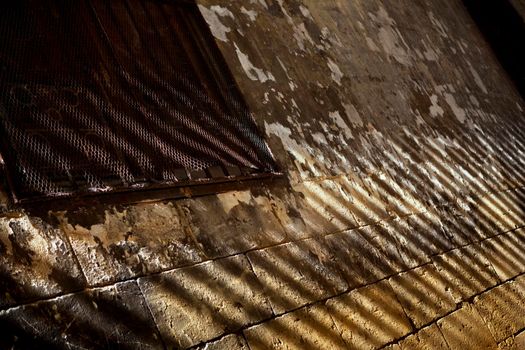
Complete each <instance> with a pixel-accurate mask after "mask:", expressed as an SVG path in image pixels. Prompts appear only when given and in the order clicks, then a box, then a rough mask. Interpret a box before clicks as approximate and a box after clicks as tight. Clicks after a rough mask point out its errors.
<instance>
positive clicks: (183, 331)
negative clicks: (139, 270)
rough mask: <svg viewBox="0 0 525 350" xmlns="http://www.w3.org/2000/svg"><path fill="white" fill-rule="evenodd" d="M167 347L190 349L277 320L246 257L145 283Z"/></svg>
mask: <svg viewBox="0 0 525 350" xmlns="http://www.w3.org/2000/svg"><path fill="white" fill-rule="evenodd" d="M139 285H140V287H141V289H142V291H143V293H144V296H145V299H146V301H147V303H148V305H149V308H150V309H151V312H152V314H153V317H154V319H155V321H156V323H157V326H158V328H159V330H160V333H161V335H162V338H163V339H164V341H165V343H166V345H167V346H168V347H169V348H171V347H175V348H187V347H191V346H195V345H198V344H200V343H204V342H207V341H209V340H211V339H215V338H217V337H219V336H221V335H223V334H226V333H231V332H235V331H238V330H239V329H241V328H243V327H245V326H248V325H250V324H253V323H256V322H259V321H261V320H263V319H266V318H268V317H270V316H271V309H270V305H269V304H268V302H267V300H266V297H265V296H264V295H263V293H262V288H261V286H260V285H259V283H258V281H257V279H256V278H255V276H254V274H253V272H252V271H251V269H250V265H249V262H248V260H247V259H246V258H245V257H244V256H243V255H237V256H233V257H229V258H225V259H220V260H215V261H209V262H205V263H202V264H198V265H195V266H191V267H186V268H181V269H176V270H173V271H169V272H165V273H161V274H159V275H155V276H150V277H144V278H140V279H139Z"/></svg>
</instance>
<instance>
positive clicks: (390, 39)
mask: <svg viewBox="0 0 525 350" xmlns="http://www.w3.org/2000/svg"><path fill="white" fill-rule="evenodd" d="M368 15H369V16H370V18H371V19H372V20H373V21H374V22H375V23H376V24H378V25H379V26H380V29H379V33H378V38H379V42H380V43H381V46H382V47H383V50H384V51H385V52H386V53H387V54H388V55H389V56H391V57H393V58H394V59H395V60H396V61H397V62H399V63H401V64H402V65H405V66H409V65H411V63H412V62H411V60H410V56H409V55H408V52H407V51H408V45H407V44H406V42H405V40H404V39H403V36H402V35H401V33H400V32H399V30H398V29H397V28H396V27H395V21H394V20H393V19H392V18H391V17H390V16H389V14H388V12H387V11H386V10H385V8H384V7H382V6H380V7H379V10H378V11H377V13H376V14H373V13H369V14H368Z"/></svg>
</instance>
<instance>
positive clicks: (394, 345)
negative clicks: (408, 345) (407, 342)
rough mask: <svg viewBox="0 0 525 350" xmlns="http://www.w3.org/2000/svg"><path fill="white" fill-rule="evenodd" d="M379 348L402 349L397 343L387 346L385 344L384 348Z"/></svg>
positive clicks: (382, 349)
mask: <svg viewBox="0 0 525 350" xmlns="http://www.w3.org/2000/svg"><path fill="white" fill-rule="evenodd" d="M381 350H402V349H401V347H400V346H399V345H398V344H390V345H388V346H385V347H384V348H381Z"/></svg>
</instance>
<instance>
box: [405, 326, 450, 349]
mask: <svg viewBox="0 0 525 350" xmlns="http://www.w3.org/2000/svg"><path fill="white" fill-rule="evenodd" d="M399 346H400V350H449V347H448V345H447V342H446V341H445V338H443V335H442V334H441V331H440V330H439V327H438V326H437V325H436V324H432V325H430V326H428V327H426V328H423V329H421V330H419V331H418V332H417V333H415V334H413V335H410V336H408V337H406V338H405V339H403V340H402V341H400V342H399Z"/></svg>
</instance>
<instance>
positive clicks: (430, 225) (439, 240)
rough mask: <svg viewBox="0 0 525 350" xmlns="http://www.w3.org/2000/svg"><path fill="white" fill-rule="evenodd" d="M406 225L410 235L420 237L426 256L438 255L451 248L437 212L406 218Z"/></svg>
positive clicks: (451, 245) (431, 211) (426, 212)
mask: <svg viewBox="0 0 525 350" xmlns="http://www.w3.org/2000/svg"><path fill="white" fill-rule="evenodd" d="M407 223H408V228H409V232H410V234H411V235H412V236H416V237H417V236H420V238H419V241H420V242H421V243H422V244H424V245H425V246H426V249H425V252H426V253H427V254H430V255H434V254H439V253H442V252H444V251H448V250H450V249H452V248H453V244H452V242H451V241H450V239H449V237H448V236H447V234H446V232H445V230H444V228H443V223H442V221H441V219H440V217H439V212H437V211H433V210H430V211H425V212H423V213H418V214H414V215H410V216H408V217H407Z"/></svg>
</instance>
